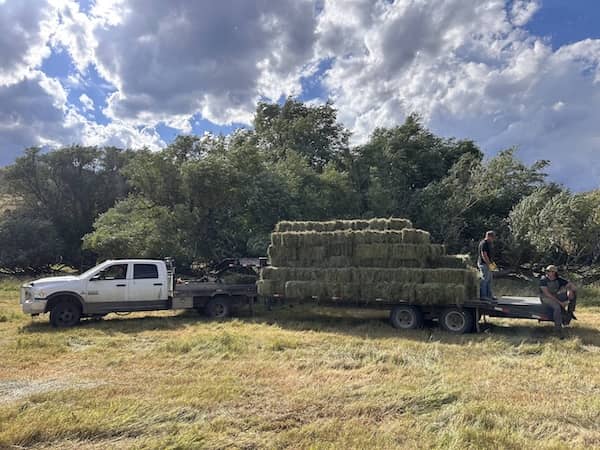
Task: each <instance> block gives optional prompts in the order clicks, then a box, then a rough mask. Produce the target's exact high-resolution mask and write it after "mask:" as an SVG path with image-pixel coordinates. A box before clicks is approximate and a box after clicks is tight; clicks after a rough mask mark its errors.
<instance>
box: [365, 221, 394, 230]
mask: <svg viewBox="0 0 600 450" xmlns="http://www.w3.org/2000/svg"><path fill="white" fill-rule="evenodd" d="M389 223H390V221H389V219H371V220H369V228H370V229H371V230H387V229H388V228H389Z"/></svg>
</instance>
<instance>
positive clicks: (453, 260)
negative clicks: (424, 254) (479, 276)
mask: <svg viewBox="0 0 600 450" xmlns="http://www.w3.org/2000/svg"><path fill="white" fill-rule="evenodd" d="M430 265H431V267H447V268H455V269H466V268H467V267H471V266H472V265H473V263H472V262H471V257H470V256H469V255H444V254H442V255H440V256H438V257H437V258H432V259H431V261H430Z"/></svg>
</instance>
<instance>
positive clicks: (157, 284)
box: [154, 283, 162, 286]
mask: <svg viewBox="0 0 600 450" xmlns="http://www.w3.org/2000/svg"><path fill="white" fill-rule="evenodd" d="M154 286H162V283H154Z"/></svg>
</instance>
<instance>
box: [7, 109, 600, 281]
mask: <svg viewBox="0 0 600 450" xmlns="http://www.w3.org/2000/svg"><path fill="white" fill-rule="evenodd" d="M253 125H254V126H253V128H252V129H239V130H237V131H235V132H233V133H231V134H229V135H226V136H223V135H219V136H212V135H205V136H191V135H183V136H179V137H177V138H176V139H175V140H174V141H173V142H172V143H171V144H170V145H169V146H167V147H166V148H164V149H163V150H160V151H155V152H152V151H149V150H147V149H141V150H137V151H134V150H131V149H119V148H114V147H103V148H99V147H83V146H78V145H74V146H69V147H65V148H61V149H58V150H54V151H51V152H46V153H44V152H42V151H41V150H40V149H38V148H29V149H27V150H25V152H24V154H23V156H21V157H19V158H18V159H17V160H16V162H15V163H14V164H12V165H11V166H8V167H6V168H4V169H2V170H1V171H0V193H1V194H0V195H1V197H0V198H2V199H3V200H0V202H1V204H2V205H3V206H0V214H1V215H0V268H2V270H4V271H5V272H12V273H18V272H39V271H44V270H47V269H48V268H49V267H51V266H53V265H55V264H64V265H68V266H71V267H75V268H79V269H80V268H85V267H87V266H90V265H92V264H94V263H95V262H96V261H97V260H98V259H105V258H118V257H148V258H162V257H164V256H173V257H175V258H176V259H177V261H178V263H179V265H180V267H189V266H190V265H191V264H192V263H194V262H203V261H204V262H206V261H210V260H217V259H220V258H223V257H236V256H262V255H265V254H266V248H267V246H268V243H269V233H270V232H271V231H272V229H273V227H274V225H275V223H277V222H278V221H279V220H295V219H297V220H327V219H335V218H372V217H389V216H397V217H408V218H410V219H411V220H412V221H413V223H414V224H415V225H416V226H417V227H419V228H423V229H426V230H428V231H430V232H431V234H432V237H433V239H434V240H435V241H436V242H440V243H445V244H446V245H447V247H448V249H449V251H450V252H453V253H473V252H474V249H475V248H476V245H477V242H478V241H479V239H480V238H481V236H482V234H483V232H484V231H485V230H488V229H493V230H496V232H497V233H498V235H499V240H498V248H497V250H498V254H499V259H500V260H501V262H502V264H504V265H506V266H508V267H520V266H522V265H524V264H528V263H532V262H535V263H537V264H545V263H547V262H550V261H551V262H553V263H557V264H593V263H596V262H598V258H599V255H600V191H596V192H590V193H572V192H570V191H569V190H568V189H566V188H565V187H563V186H560V185H557V184H555V183H551V182H549V181H548V180H547V177H546V174H545V173H544V170H545V168H546V167H547V166H548V164H549V162H548V161H539V162H536V163H534V164H532V165H527V164H524V163H523V162H521V161H520V160H519V159H518V158H517V157H516V155H515V150H514V149H507V150H505V151H502V152H499V153H498V154H497V155H496V156H495V157H493V158H491V159H489V160H486V159H484V155H483V153H482V151H481V150H480V149H479V148H478V147H477V146H476V145H475V143H474V142H472V141H470V140H457V139H447V138H442V137H439V136H436V135H435V134H433V133H432V132H431V131H430V130H428V129H427V128H426V127H425V126H424V125H423V124H422V122H421V121H420V119H419V117H418V116H417V115H411V116H409V117H408V118H407V119H406V120H405V122H404V123H403V124H401V125H398V126H396V127H393V128H378V129H376V130H374V131H373V133H372V135H371V136H370V138H369V139H368V141H367V142H366V143H365V144H363V145H358V146H353V145H350V143H349V138H350V132H349V131H348V130H347V129H346V128H345V127H344V126H343V125H342V124H340V123H339V122H338V120H337V111H336V109H335V108H334V106H333V104H331V103H326V104H324V105H318V106H314V105H307V104H304V103H302V102H299V101H297V100H294V99H291V98H290V99H288V100H287V101H286V102H285V103H284V104H271V103H259V104H258V106H257V109H256V112H255V115H254V123H253Z"/></svg>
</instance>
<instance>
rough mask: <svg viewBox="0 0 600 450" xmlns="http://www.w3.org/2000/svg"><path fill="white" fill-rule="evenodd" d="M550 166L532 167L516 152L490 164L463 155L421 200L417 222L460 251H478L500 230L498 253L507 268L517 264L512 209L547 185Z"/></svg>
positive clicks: (452, 248)
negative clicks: (489, 234)
mask: <svg viewBox="0 0 600 450" xmlns="http://www.w3.org/2000/svg"><path fill="white" fill-rule="evenodd" d="M546 165H547V162H546V161H540V162H536V163H534V164H532V165H531V166H528V165H526V164H524V163H522V162H521V161H519V160H518V159H517V158H516V157H515V151H514V149H509V150H505V151H502V152H500V153H499V154H498V155H497V156H496V157H494V158H492V159H491V160H490V161H489V162H488V163H487V164H486V163H484V162H483V161H482V160H481V158H479V157H476V156H474V155H470V154H466V155H463V156H462V157H461V158H460V159H459V161H458V162H457V163H456V164H455V165H454V166H453V167H452V169H451V170H450V171H449V174H448V176H446V177H444V178H443V179H442V180H440V181H438V182H434V183H431V184H430V185H428V186H427V187H426V188H425V189H424V190H423V191H422V193H421V194H420V195H419V197H418V204H420V205H421V208H420V213H415V215H414V216H415V223H416V224H417V225H418V226H421V227H423V228H426V229H429V230H431V232H432V233H433V235H434V237H435V238H436V239H437V240H439V241H441V242H445V243H446V244H447V245H448V246H449V249H450V250H451V251H458V252H473V251H474V249H475V247H476V245H477V242H478V241H479V240H480V239H481V238H482V237H483V233H484V232H485V231H486V230H495V231H496V232H497V233H498V234H499V237H500V239H498V242H497V250H498V252H499V253H500V254H503V256H505V260H504V262H505V263H509V264H514V263H515V261H514V260H513V258H510V256H509V255H510V253H511V252H512V251H513V249H511V248H510V247H509V246H508V244H509V243H510V241H511V239H510V231H509V229H508V223H507V220H506V219H507V217H508V214H509V213H510V211H511V209H512V207H513V205H515V204H516V203H518V202H519V201H520V200H521V199H523V198H524V197H526V196H528V195H529V194H531V193H532V192H533V191H535V190H536V189H537V188H538V187H539V186H542V185H543V184H544V180H545V174H544V173H543V169H544V168H545V167H546Z"/></svg>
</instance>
